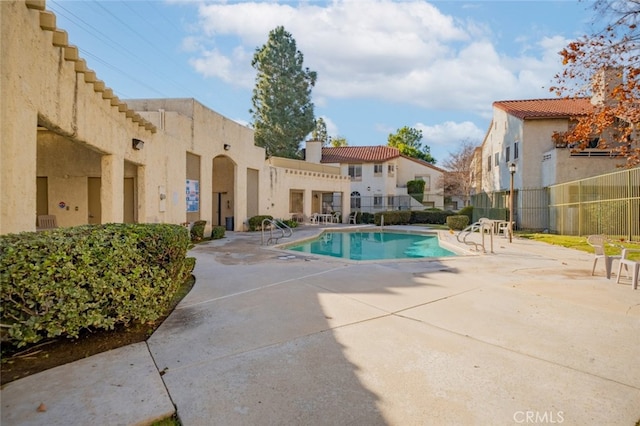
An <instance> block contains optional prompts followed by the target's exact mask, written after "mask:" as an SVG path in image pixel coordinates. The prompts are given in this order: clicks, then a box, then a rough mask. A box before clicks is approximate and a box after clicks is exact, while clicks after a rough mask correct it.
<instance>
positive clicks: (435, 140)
mask: <svg viewBox="0 0 640 426" xmlns="http://www.w3.org/2000/svg"><path fill="white" fill-rule="evenodd" d="M413 127H414V128H416V129H418V130H422V143H423V144H424V145H428V146H429V147H430V148H431V155H433V156H434V157H435V158H436V159H437V160H438V162H439V163H442V161H443V160H444V159H446V158H447V157H449V154H450V153H452V152H455V151H456V150H457V149H458V147H459V146H460V143H461V142H463V141H469V142H471V143H473V144H474V145H480V144H481V143H482V139H483V138H484V135H485V133H486V129H480V128H479V127H478V126H476V125H475V124H474V123H472V122H470V121H463V122H460V123H456V122H453V121H446V122H444V123H440V124H436V125H433V126H428V125H425V124H422V123H417V124H416V125H414V126H413Z"/></svg>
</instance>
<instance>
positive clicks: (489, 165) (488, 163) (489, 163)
mask: <svg viewBox="0 0 640 426" xmlns="http://www.w3.org/2000/svg"><path fill="white" fill-rule="evenodd" d="M487 170H491V156H490V155H487Z"/></svg>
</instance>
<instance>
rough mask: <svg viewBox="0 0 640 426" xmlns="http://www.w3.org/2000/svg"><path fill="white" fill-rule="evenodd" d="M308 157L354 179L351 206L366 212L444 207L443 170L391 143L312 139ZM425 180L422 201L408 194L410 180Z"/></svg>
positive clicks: (353, 208) (310, 160) (307, 147)
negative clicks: (341, 144)
mask: <svg viewBox="0 0 640 426" xmlns="http://www.w3.org/2000/svg"><path fill="white" fill-rule="evenodd" d="M306 159H307V161H309V162H312V163H321V164H326V165H332V166H335V167H339V168H340V170H341V174H343V175H347V176H349V178H350V180H351V197H350V201H349V204H350V208H351V209H352V210H358V211H361V212H367V213H376V212H380V211H386V210H398V209H402V210H423V209H425V208H430V207H435V208H439V209H442V208H443V207H444V198H443V193H442V188H440V183H441V181H442V178H443V170H442V169H440V168H438V167H436V166H434V165H433V164H430V163H427V162H426V161H422V160H419V159H416V158H411V157H407V156H405V155H402V154H400V151H399V150H398V149H397V148H393V147H389V146H345V147H328V148H322V146H321V143H320V142H317V141H309V142H307V145H306ZM417 179H420V180H423V181H424V182H425V186H424V191H423V194H422V196H423V201H422V203H420V202H418V201H417V200H416V199H415V198H413V197H411V196H410V195H409V194H408V193H407V182H408V181H411V180H417Z"/></svg>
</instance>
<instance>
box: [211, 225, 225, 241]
mask: <svg viewBox="0 0 640 426" xmlns="http://www.w3.org/2000/svg"><path fill="white" fill-rule="evenodd" d="M225 231H226V228H225V227H224V226H214V227H213V228H211V239H212V240H219V239H220V238H224V232H225Z"/></svg>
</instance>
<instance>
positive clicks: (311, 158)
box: [304, 139, 322, 164]
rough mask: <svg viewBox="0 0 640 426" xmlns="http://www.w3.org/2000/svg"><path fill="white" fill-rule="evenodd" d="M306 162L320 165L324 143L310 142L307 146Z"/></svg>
mask: <svg viewBox="0 0 640 426" xmlns="http://www.w3.org/2000/svg"><path fill="white" fill-rule="evenodd" d="M304 152H305V155H304V159H305V161H308V162H309V163H316V164H320V161H321V160H322V142H320V141H318V140H313V139H312V140H308V141H307V142H306V144H305V151H304Z"/></svg>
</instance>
